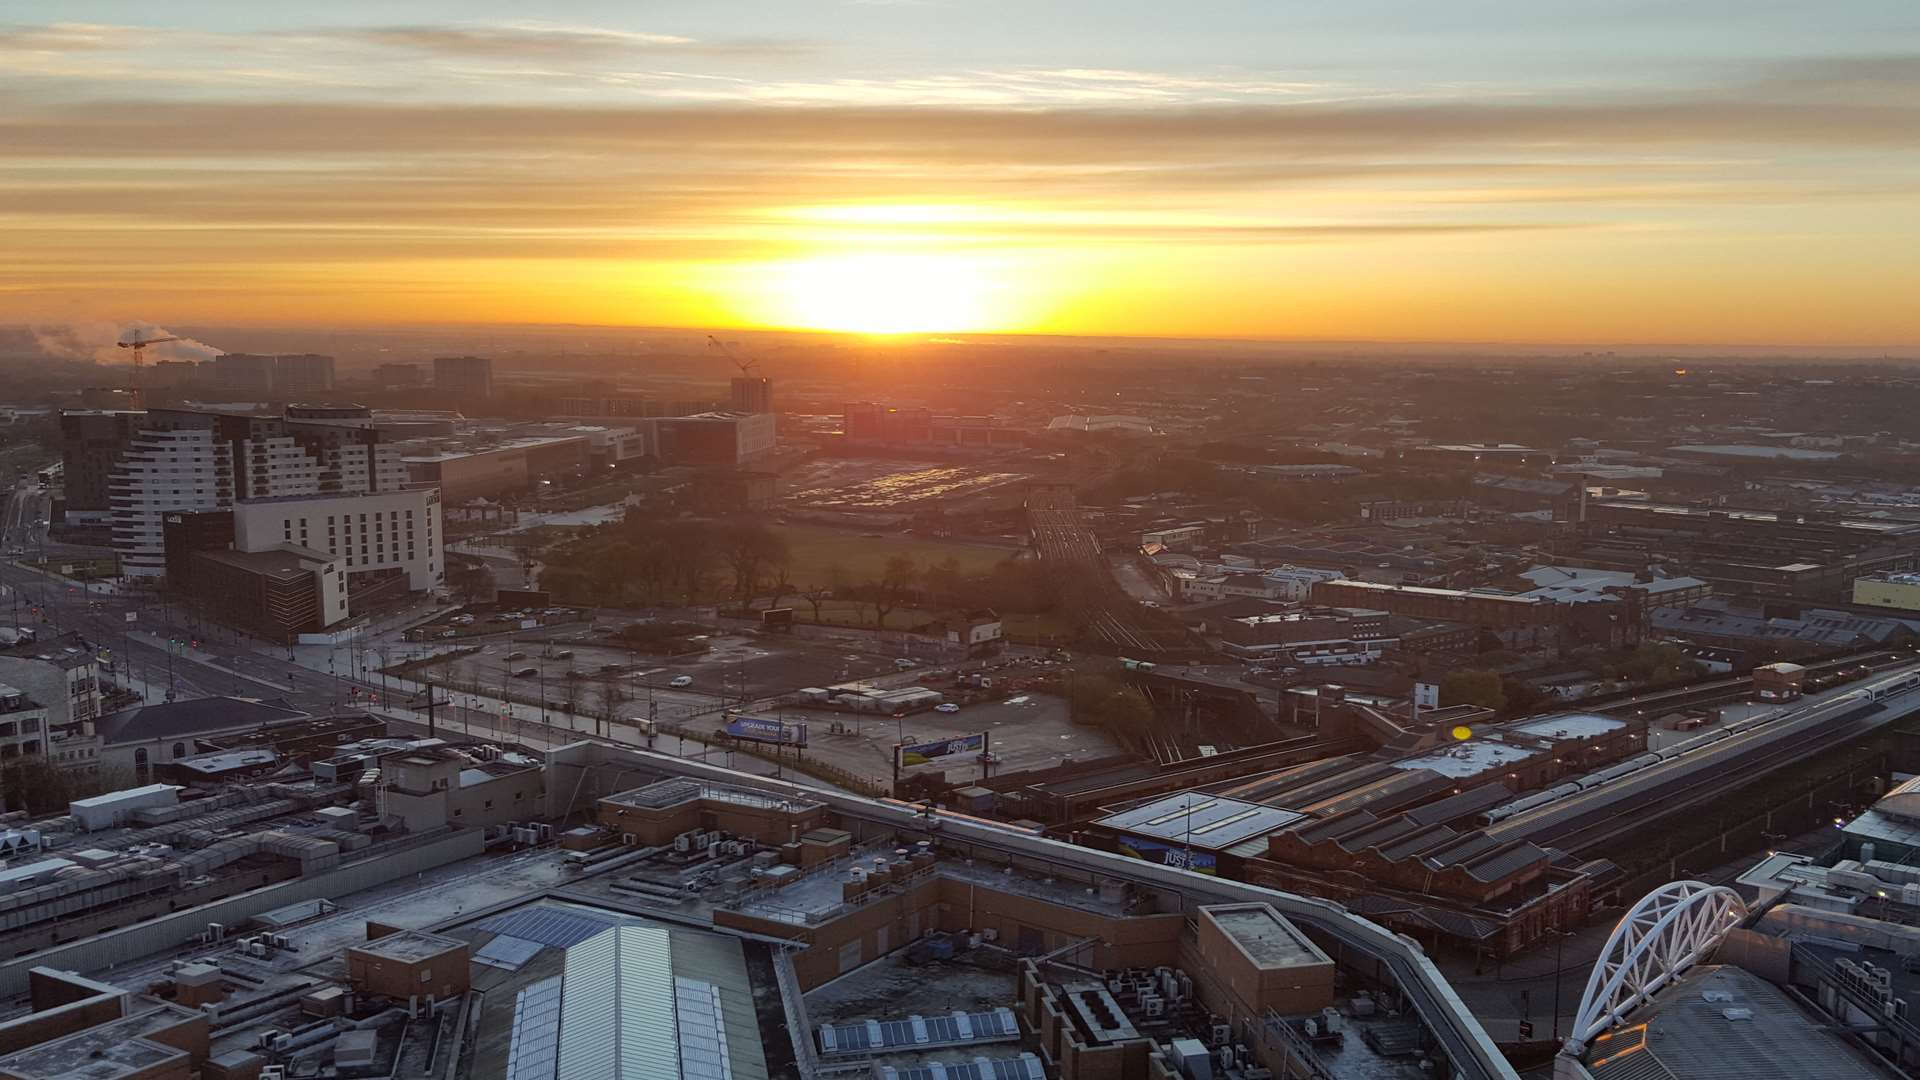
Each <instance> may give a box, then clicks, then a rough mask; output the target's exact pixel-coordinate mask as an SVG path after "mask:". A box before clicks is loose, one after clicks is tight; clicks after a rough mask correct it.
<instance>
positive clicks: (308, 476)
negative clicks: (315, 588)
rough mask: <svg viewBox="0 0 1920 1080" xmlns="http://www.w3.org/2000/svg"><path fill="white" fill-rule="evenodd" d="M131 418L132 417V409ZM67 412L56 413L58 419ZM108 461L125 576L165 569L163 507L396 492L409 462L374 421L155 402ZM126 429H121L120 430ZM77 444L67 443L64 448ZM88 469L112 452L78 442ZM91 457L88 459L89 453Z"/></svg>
mask: <svg viewBox="0 0 1920 1080" xmlns="http://www.w3.org/2000/svg"><path fill="white" fill-rule="evenodd" d="M130 415H137V414H130ZM67 420H68V418H67V417H62V423H63V425H65V424H66V422H67ZM125 428H126V429H131V430H130V432H129V437H128V438H127V441H126V442H125V444H124V446H123V447H122V448H121V449H120V451H119V453H118V455H117V456H115V457H113V458H112V465H111V467H110V469H109V474H108V475H109V479H108V518H109V521H110V523H111V525H112V529H113V546H114V548H115V550H116V551H117V552H118V553H119V555H120V560H121V570H122V572H123V573H126V574H129V575H132V576H136V577H157V576H160V575H162V574H164V573H165V572H166V539H165V529H164V519H165V516H166V515H167V513H168V512H169V511H206V510H222V509H226V508H228V507H231V506H233V505H234V504H236V503H240V502H245V501H248V500H254V499H278V498H286V497H288V496H314V495H327V494H363V493H367V492H379V491H397V490H399V489H400V488H401V487H402V486H403V485H404V484H405V483H406V466H405V464H404V463H403V462H402V461H401V459H400V454H399V450H398V448H397V447H393V446H386V445H382V444H381V443H380V442H379V433H378V432H377V431H375V430H373V429H372V428H370V427H369V428H359V427H351V426H342V425H337V424H321V423H301V422H299V421H298V420H296V419H288V418H283V417H278V416H245V415H236V414H227V413H212V412H195V411H190V410H183V409H157V410H152V411H150V412H147V413H146V414H144V415H143V416H141V417H140V418H139V419H138V420H130V421H128V423H127V424H126V425H125ZM123 430H124V429H123ZM73 447H74V444H73V443H71V442H70V444H69V448H70V449H73ZM79 448H80V450H81V451H82V454H81V456H82V457H83V458H89V460H88V464H89V467H91V466H93V465H96V464H98V463H99V461H100V460H105V459H106V458H107V457H108V456H109V454H110V453H111V451H110V450H108V449H105V448H100V449H93V448H90V447H87V446H86V445H85V443H84V441H82V442H81V443H80V446H79ZM89 455H91V457H89Z"/></svg>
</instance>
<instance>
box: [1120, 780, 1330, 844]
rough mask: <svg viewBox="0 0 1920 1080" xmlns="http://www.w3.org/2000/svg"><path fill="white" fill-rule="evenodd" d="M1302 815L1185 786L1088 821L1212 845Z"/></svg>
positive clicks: (1252, 834) (1232, 841)
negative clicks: (1118, 811) (1141, 803)
mask: <svg viewBox="0 0 1920 1080" xmlns="http://www.w3.org/2000/svg"><path fill="white" fill-rule="evenodd" d="M1305 816H1306V815H1305V814H1301V813H1297V812H1295V811H1292V810H1285V809H1282V808H1280V807H1277V806H1263V805H1261V804H1260V803H1252V802H1241V801H1240V800H1238V799H1227V798H1222V797H1220V796H1218V795H1208V794H1206V793H1205V792H1198V791H1188V792H1182V793H1181V794H1178V795H1172V796H1168V797H1167V798H1164V799H1155V800H1154V801H1152V802H1150V803H1147V804H1145V805H1143V806H1136V807H1134V808H1132V809H1131V810H1123V811H1121V812H1120V813H1118V814H1113V815H1111V816H1109V817H1104V818H1101V819H1099V820H1098V821H1095V822H1094V824H1095V825H1098V826H1100V827H1102V828H1106V829H1112V830H1114V831H1115V832H1126V833H1133V834H1134V835H1136V836H1151V837H1154V838H1155V839H1159V840H1166V841H1168V842H1170V843H1178V844H1191V845H1192V846H1194V847H1197V848H1205V849H1207V850H1208V851H1216V850H1219V849H1220V848H1226V847H1232V846H1233V845H1234V844H1237V843H1239V842H1240V841H1242V840H1246V839H1249V838H1251V837H1255V836H1265V835H1266V834H1267V833H1270V832H1273V831H1274V830H1275V829H1280V828H1284V827H1286V826H1288V825H1291V824H1293V823H1294V822H1296V821H1299V820H1300V819H1301V818H1303V817H1305Z"/></svg>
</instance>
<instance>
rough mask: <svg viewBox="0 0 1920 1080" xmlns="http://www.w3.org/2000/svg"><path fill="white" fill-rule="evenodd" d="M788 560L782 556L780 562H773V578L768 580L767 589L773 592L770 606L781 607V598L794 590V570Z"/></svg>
mask: <svg viewBox="0 0 1920 1080" xmlns="http://www.w3.org/2000/svg"><path fill="white" fill-rule="evenodd" d="M788 562H789V560H788V559H787V558H786V557H785V556H782V557H781V559H780V561H779V562H776V563H774V564H773V578H772V580H770V581H768V582H767V591H768V592H770V593H772V594H773V595H772V600H771V602H770V603H769V604H768V605H767V606H768V607H779V606H780V601H781V599H782V598H784V597H785V596H786V595H787V594H788V593H790V592H792V591H793V577H792V573H793V571H792V569H791V568H790V567H789V566H788ZM816 621H817V620H816Z"/></svg>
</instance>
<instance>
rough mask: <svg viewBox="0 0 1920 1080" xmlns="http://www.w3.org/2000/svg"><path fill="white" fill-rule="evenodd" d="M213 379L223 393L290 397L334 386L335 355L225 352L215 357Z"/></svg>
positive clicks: (275, 397) (262, 396) (270, 398)
mask: <svg viewBox="0 0 1920 1080" xmlns="http://www.w3.org/2000/svg"><path fill="white" fill-rule="evenodd" d="M213 375H214V382H215V383H216V384H217V386H218V387H219V390H220V392H221V393H223V394H229V395H232V396H234V397H238V398H254V399H259V400H262V401H267V400H287V399H289V398H295V397H299V396H300V395H302V394H315V393H325V392H328V391H331V390H332V389H333V357H331V356H320V355H318V354H316V353H284V354H276V355H269V354H263V353H223V354H221V355H219V356H216V357H214V358H213Z"/></svg>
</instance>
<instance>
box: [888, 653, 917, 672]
mask: <svg viewBox="0 0 1920 1080" xmlns="http://www.w3.org/2000/svg"><path fill="white" fill-rule="evenodd" d="M893 666H894V667H896V668H899V669H900V670H901V671H905V670H907V669H908V668H916V667H919V666H920V665H919V663H917V662H916V661H913V660H909V659H907V658H906V657H904V656H903V657H901V658H899V659H898V660H895V661H894V662H893Z"/></svg>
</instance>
